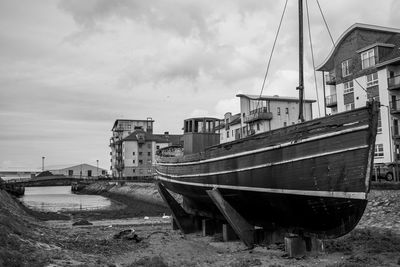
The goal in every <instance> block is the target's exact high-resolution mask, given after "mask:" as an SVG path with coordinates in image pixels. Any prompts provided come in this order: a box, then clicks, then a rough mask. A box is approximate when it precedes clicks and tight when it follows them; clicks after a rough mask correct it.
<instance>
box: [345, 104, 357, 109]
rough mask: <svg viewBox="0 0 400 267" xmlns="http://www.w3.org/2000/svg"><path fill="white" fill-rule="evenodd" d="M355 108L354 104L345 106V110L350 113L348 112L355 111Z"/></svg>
mask: <svg viewBox="0 0 400 267" xmlns="http://www.w3.org/2000/svg"><path fill="white" fill-rule="evenodd" d="M354 108H355V107H354V103H350V104H346V105H344V109H345V110H346V111H348V110H353V109H354Z"/></svg>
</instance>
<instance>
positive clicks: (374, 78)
mask: <svg viewBox="0 0 400 267" xmlns="http://www.w3.org/2000/svg"><path fill="white" fill-rule="evenodd" d="M377 84H378V73H377V72H374V73H371V74H368V75H367V87H371V86H374V85H377Z"/></svg>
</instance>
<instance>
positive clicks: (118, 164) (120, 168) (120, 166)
mask: <svg viewBox="0 0 400 267" xmlns="http://www.w3.org/2000/svg"><path fill="white" fill-rule="evenodd" d="M124 167H125V166H124V163H123V162H121V163H117V164H115V168H116V169H117V170H118V171H122V170H123V169H124Z"/></svg>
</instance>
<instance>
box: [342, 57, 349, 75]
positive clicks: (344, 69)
mask: <svg viewBox="0 0 400 267" xmlns="http://www.w3.org/2000/svg"><path fill="white" fill-rule="evenodd" d="M350 74H351V72H350V59H347V60H345V61H343V62H342V77H346V76H349V75H350Z"/></svg>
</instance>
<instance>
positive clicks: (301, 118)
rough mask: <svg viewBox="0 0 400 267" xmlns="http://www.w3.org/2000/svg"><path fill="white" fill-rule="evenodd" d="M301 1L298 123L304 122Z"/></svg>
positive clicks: (300, 1)
mask: <svg viewBox="0 0 400 267" xmlns="http://www.w3.org/2000/svg"><path fill="white" fill-rule="evenodd" d="M303 57H304V55H303V0H299V86H298V87H297V88H296V89H297V90H299V121H300V122H303V121H304V115H303V106H304V105H303V102H304V73H303Z"/></svg>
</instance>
